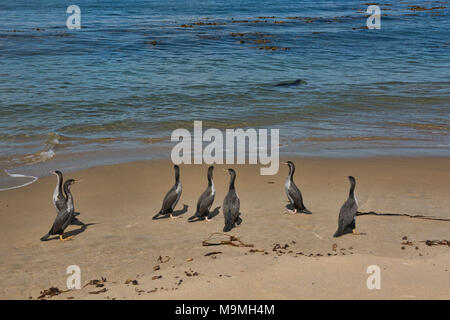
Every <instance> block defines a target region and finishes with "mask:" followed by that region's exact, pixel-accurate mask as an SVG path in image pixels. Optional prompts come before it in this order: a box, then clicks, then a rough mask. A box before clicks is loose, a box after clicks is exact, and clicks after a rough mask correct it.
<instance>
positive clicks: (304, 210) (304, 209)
mask: <svg viewBox="0 0 450 320" xmlns="http://www.w3.org/2000/svg"><path fill="white" fill-rule="evenodd" d="M301 212H303V213H306V214H312V212H311V211H309V210H308V209H306V208H303V210H301Z"/></svg>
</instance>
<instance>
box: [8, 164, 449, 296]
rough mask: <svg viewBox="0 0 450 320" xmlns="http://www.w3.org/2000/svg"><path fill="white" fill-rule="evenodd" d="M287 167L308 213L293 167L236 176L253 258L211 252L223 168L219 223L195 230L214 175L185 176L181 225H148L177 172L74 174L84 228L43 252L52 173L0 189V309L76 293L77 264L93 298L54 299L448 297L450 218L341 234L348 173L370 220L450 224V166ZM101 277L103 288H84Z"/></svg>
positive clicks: (164, 167) (232, 250)
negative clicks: (296, 197) (4, 303)
mask: <svg viewBox="0 0 450 320" xmlns="http://www.w3.org/2000/svg"><path fill="white" fill-rule="evenodd" d="M291 160H293V161H294V163H295V164H296V166H297V170H296V173H295V182H296V184H297V185H298V186H299V188H300V189H301V191H302V193H303V196H304V201H305V204H306V206H307V207H308V208H309V209H310V210H311V211H312V212H313V214H312V215H301V214H298V215H290V214H286V213H285V205H286V204H287V198H286V195H285V193H284V181H285V179H286V176H287V172H288V169H287V167H286V166H285V165H281V164H280V166H281V167H280V171H279V173H278V174H277V175H274V176H261V175H259V168H260V167H259V166H248V165H241V166H232V167H233V168H234V169H235V170H236V171H237V180H236V188H237V192H238V194H239V196H240V199H241V212H242V218H243V223H242V224H241V225H240V226H239V227H237V228H235V229H233V230H232V231H231V232H229V234H230V235H233V236H235V237H237V238H239V239H240V240H241V241H242V242H243V243H245V244H248V245H253V246H252V247H250V246H249V247H234V246H229V245H219V246H203V245H202V241H204V240H206V239H207V238H208V237H209V236H210V235H211V234H212V233H214V232H221V231H222V228H223V224H224V219H223V215H222V212H221V211H220V208H219V207H221V206H222V201H223V198H224V196H225V194H226V192H227V188H228V180H229V176H228V174H227V173H226V172H224V171H222V169H223V168H227V167H228V166H226V165H217V166H216V170H215V172H214V180H215V185H216V188H217V194H216V199H215V202H214V204H213V209H215V208H217V209H216V213H218V215H216V216H215V217H214V218H213V219H212V221H210V222H205V221H199V222H192V223H189V222H188V221H187V218H189V217H190V216H192V215H193V214H194V212H195V206H196V202H197V199H198V197H199V195H200V194H201V192H203V190H204V189H205V187H206V169H207V166H206V165H181V181H182V184H183V194H182V196H181V199H180V201H179V203H178V205H177V210H178V213H177V214H178V218H177V219H159V220H152V217H153V216H154V215H155V213H157V212H158V211H159V209H160V207H161V202H162V198H163V197H164V195H165V193H166V192H167V190H168V189H169V188H170V187H171V186H172V185H173V182H174V177H173V168H172V163H171V162H170V161H143V162H133V163H126V164H120V165H112V166H103V167H96V168H90V169H87V170H82V171H78V172H72V173H68V174H66V175H65V178H75V179H80V180H82V182H80V183H78V184H76V185H74V186H73V188H72V193H73V195H74V197H75V208H76V211H78V212H80V216H79V218H80V220H81V221H83V222H84V223H86V224H87V225H88V226H87V227H86V228H81V227H80V226H70V227H69V228H68V229H67V235H74V237H73V239H72V240H69V241H64V242H62V241H60V240H58V239H55V240H51V241H46V242H41V241H39V239H40V237H41V236H43V235H44V234H45V233H46V232H47V231H48V229H49V228H50V226H51V225H52V223H53V219H54V217H55V209H54V208H53V205H52V201H51V199H52V193H53V189H54V186H55V183H56V178H55V177H54V176H48V177H45V178H43V179H39V180H38V181H37V182H35V183H34V184H32V185H29V186H27V187H24V188H20V189H16V190H10V191H4V192H0V221H1V223H0V228H1V230H0V247H1V250H0V255H1V256H0V261H1V264H0V298H1V299H29V298H32V299H36V298H37V297H38V296H39V295H40V292H41V291H43V290H44V289H48V288H50V287H52V286H53V287H58V288H59V289H60V290H66V279H67V277H68V276H69V275H67V274H66V268H67V267H68V266H70V265H78V266H79V267H80V268H81V279H82V280H81V284H82V287H83V288H82V289H80V290H71V291H68V292H64V293H62V294H60V295H57V296H54V297H52V298H51V299H449V298H450V271H449V269H450V247H448V246H444V245H436V246H428V245H427V244H426V243H425V242H424V241H426V240H444V239H446V240H450V222H449V221H437V220H424V219H415V218H414V219H413V218H409V217H390V216H373V215H366V216H359V217H357V224H356V225H357V230H358V231H359V232H361V233H363V234H362V235H357V236H355V235H345V236H343V237H340V238H333V237H332V235H333V233H334V232H335V231H336V228H337V219H338V212H339V208H340V207H341V205H342V203H343V202H344V201H345V200H346V198H347V196H348V188H349V182H348V180H347V176H348V175H353V176H355V177H356V179H357V186H356V195H357V197H358V200H359V205H360V206H359V207H360V208H359V211H361V212H371V211H373V212H376V213H385V214H386V213H400V214H410V215H425V216H433V217H437V218H444V219H450V209H449V208H450V198H449V196H448V193H449V190H450V169H449V168H450V158H394V157H393V158H389V157H385V158H368V159H323V158H318V159H314V158H307V159H300V158H297V159H291ZM55 169H56V168H55ZM183 207H184V208H187V212H184V211H186V210H183ZM404 237H406V238H407V239H406V238H405V239H404ZM215 239H218V240H226V237H223V236H222V237H219V236H218V238H215ZM211 252H220V253H216V254H210V255H208V254H209V253H211ZM370 265H377V266H379V267H380V270H381V289H379V290H378V289H374V290H369V289H368V288H367V286H366V281H367V278H368V277H369V276H370V274H367V272H366V270H367V267H368V266H370ZM102 277H103V278H104V279H106V281H104V282H103V283H102V284H100V285H99V286H98V287H96V286H95V285H86V284H88V283H89V282H90V281H91V280H95V279H98V280H101V279H102ZM127 280H137V281H136V282H134V283H135V284H133V282H132V281H131V282H129V281H128V283H125V282H127ZM98 291H100V292H99V293H97V294H94V293H92V292H98Z"/></svg>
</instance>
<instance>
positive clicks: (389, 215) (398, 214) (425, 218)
mask: <svg viewBox="0 0 450 320" xmlns="http://www.w3.org/2000/svg"><path fill="white" fill-rule="evenodd" d="M356 215H357V216H387V217H409V218H415V219H424V220H437V221H450V219H444V218H436V217H433V216H424V215H420V214H416V215H411V214H407V213H377V212H374V211H369V212H357V213H356Z"/></svg>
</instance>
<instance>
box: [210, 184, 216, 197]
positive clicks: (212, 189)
mask: <svg viewBox="0 0 450 320" xmlns="http://www.w3.org/2000/svg"><path fill="white" fill-rule="evenodd" d="M215 194H216V187H215V186H214V182H213V183H212V185H211V195H215Z"/></svg>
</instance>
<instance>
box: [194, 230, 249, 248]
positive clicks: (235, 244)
mask: <svg viewBox="0 0 450 320" xmlns="http://www.w3.org/2000/svg"><path fill="white" fill-rule="evenodd" d="M215 235H220V236H225V237H227V238H228V240H221V241H219V242H211V241H210V240H211V239H212V238H213V237H214V236H215ZM202 245H203V246H204V247H207V246H220V245H230V246H233V247H254V245H253V244H246V243H243V242H242V241H241V240H240V239H239V238H237V237H235V236H232V235H229V234H225V233H221V232H214V233H211V234H210V235H209V237H208V239H206V240H204V241H203V242H202Z"/></svg>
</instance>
